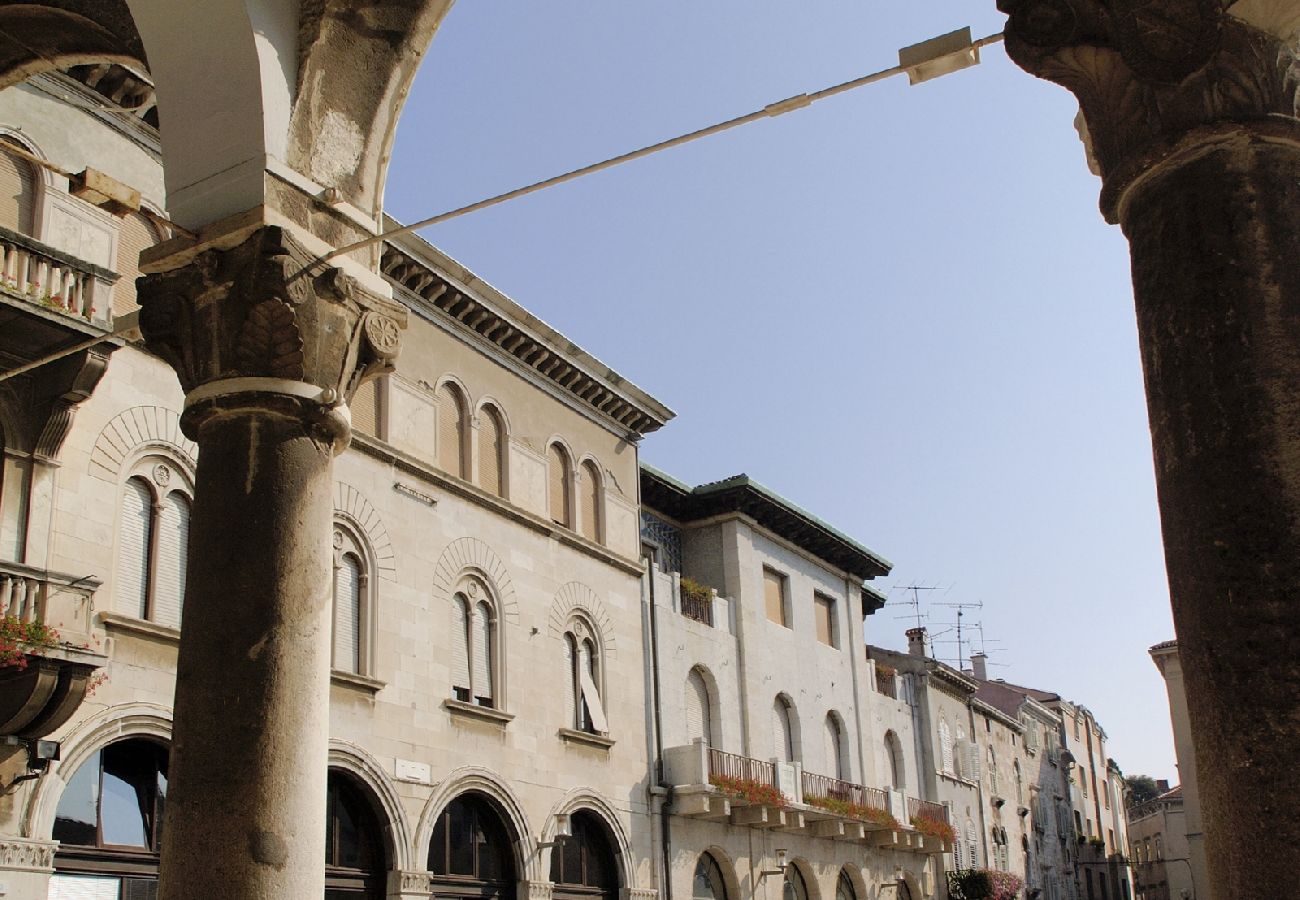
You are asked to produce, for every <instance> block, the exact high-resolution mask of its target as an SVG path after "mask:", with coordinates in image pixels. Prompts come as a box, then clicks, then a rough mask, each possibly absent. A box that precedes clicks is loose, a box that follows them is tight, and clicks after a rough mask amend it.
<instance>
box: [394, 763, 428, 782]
mask: <svg viewBox="0 0 1300 900" xmlns="http://www.w3.org/2000/svg"><path fill="white" fill-rule="evenodd" d="M394 774H395V775H396V777H397V779H398V780H399V781H418V782H420V784H429V783H430V782H431V781H432V780H433V773H432V771H431V770H430V769H429V766H428V764H426V763H418V762H411V760H409V759H399V760H397V771H396V772H395V773H394Z"/></svg>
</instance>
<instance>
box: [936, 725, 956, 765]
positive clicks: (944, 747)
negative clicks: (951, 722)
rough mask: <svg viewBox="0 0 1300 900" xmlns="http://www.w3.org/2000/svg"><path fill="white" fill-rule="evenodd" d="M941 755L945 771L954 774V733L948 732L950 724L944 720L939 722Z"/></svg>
mask: <svg viewBox="0 0 1300 900" xmlns="http://www.w3.org/2000/svg"><path fill="white" fill-rule="evenodd" d="M939 753H940V765H941V767H942V769H943V771H945V772H948V773H949V774H951V773H952V772H953V758H952V732H951V731H949V730H948V723H947V722H945V721H943V720H942V719H940V720H939Z"/></svg>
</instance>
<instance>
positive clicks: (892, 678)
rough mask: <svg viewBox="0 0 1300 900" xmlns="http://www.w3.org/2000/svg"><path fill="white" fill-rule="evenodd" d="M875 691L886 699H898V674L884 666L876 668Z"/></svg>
mask: <svg viewBox="0 0 1300 900" xmlns="http://www.w3.org/2000/svg"><path fill="white" fill-rule="evenodd" d="M876 690H877V691H878V692H880V693H882V694H884V695H885V696H886V697H892V698H893V699H895V700H897V699H898V673H897V672H896V671H895V670H893V669H888V668H885V667H884V666H881V665H877V666H876Z"/></svg>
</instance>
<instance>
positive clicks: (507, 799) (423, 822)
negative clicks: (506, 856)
mask: <svg viewBox="0 0 1300 900" xmlns="http://www.w3.org/2000/svg"><path fill="white" fill-rule="evenodd" d="M467 791H477V792H479V793H480V794H483V795H485V796H487V797H489V798H491V799H492V800H493V801H495V802H496V804H497V806H498V807H499V808H500V810H501V812H502V813H503V814H504V816H505V820H506V824H507V825H509V826H510V829H511V830H512V831H513V832H514V835H513V837H514V850H515V871H516V872H517V873H518V876H519V878H520V880H527V881H536V880H537V879H538V878H539V877H541V874H542V873H544V872H545V871H547V870H544V869H541V868H540V867H539V860H538V855H539V852H538V850H537V848H536V847H535V846H534V839H533V833H532V829H531V828H530V827H529V825H528V816H527V814H526V813H525V812H524V805H523V804H522V803H520V802H519V798H518V797H517V796H516V795H515V792H514V790H513V789H512V788H511V787H510V785H509V783H508V782H507V781H506V780H505V779H504V778H501V777H500V776H499V775H497V774H496V773H495V772H493V771H491V770H490V769H484V768H480V767H478V766H463V767H461V768H459V769H455V770H453V771H452V772H451V773H449V774H448V775H447V777H446V778H444V779H443V780H442V782H441V783H439V785H438V787H437V789H436V790H434V792H433V794H432V795H431V796H430V797H429V799H428V801H426V802H425V804H424V809H423V810H422V811H421V812H420V824H419V827H418V828H417V829H416V833H415V844H414V846H413V847H412V848H411V850H412V854H413V855H412V859H414V860H415V861H416V863H417V865H415V868H416V869H423V868H424V866H425V860H426V859H427V858H428V852H429V842H430V841H432V840H433V826H434V824H435V823H436V822H437V819H438V814H439V813H441V812H442V810H443V808H444V807H446V805H447V804H448V803H450V802H451V801H452V800H454V799H455V798H456V797H458V796H460V795H461V794H464V793H465V792H467ZM544 840H545V838H544Z"/></svg>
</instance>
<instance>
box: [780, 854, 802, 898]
mask: <svg viewBox="0 0 1300 900" xmlns="http://www.w3.org/2000/svg"><path fill="white" fill-rule="evenodd" d="M781 897H782V900H809V897H808V883H807V882H806V881H804V880H803V873H802V872H800V871H799V866H797V865H796V864H794V863H790V864H789V865H787V866H786V867H785V884H784V885H783V887H782V890H781Z"/></svg>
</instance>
